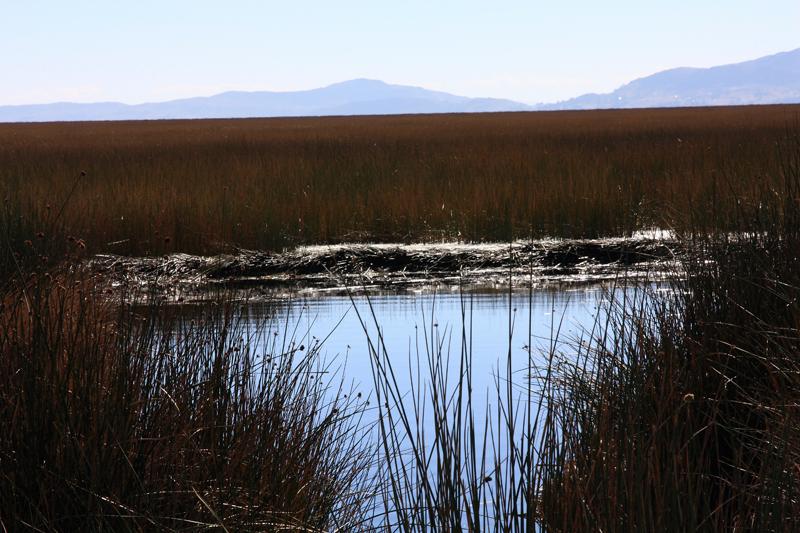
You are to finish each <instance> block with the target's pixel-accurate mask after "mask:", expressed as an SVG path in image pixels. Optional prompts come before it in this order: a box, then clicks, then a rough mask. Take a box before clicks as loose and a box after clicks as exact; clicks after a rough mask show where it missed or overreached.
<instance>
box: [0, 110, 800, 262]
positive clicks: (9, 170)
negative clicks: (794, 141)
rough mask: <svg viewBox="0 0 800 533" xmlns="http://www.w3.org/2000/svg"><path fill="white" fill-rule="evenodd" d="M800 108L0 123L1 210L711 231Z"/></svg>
mask: <svg viewBox="0 0 800 533" xmlns="http://www.w3.org/2000/svg"><path fill="white" fill-rule="evenodd" d="M798 111H800V107H798V106H757V107H729V108H708V109H702V108H693V109H663V110H632V111H631V110H620V111H589V112H586V111H580V112H541V113H492V114H465V115H427V116H426V115H419V116H411V115H409V116H387V117H328V118H292V119H238V120H194V121H142V122H108V123H98V122H94V123H53V124H2V125H0V199H2V200H3V202H4V203H3V209H2V211H1V212H2V215H1V216H3V217H4V218H5V219H6V223H5V224H3V226H4V227H6V228H10V229H11V232H10V233H9V236H10V238H11V239H12V240H14V241H15V244H16V245H18V247H19V246H21V244H22V242H23V241H24V240H26V239H29V238H30V237H28V236H27V235H29V234H30V233H33V234H36V233H37V232H43V231H46V230H47V227H48V225H49V224H50V223H51V222H52V221H53V219H55V218H56V216H57V212H58V211H59V208H58V207H59V206H61V205H63V204H64V202H65V200H66V199H67V198H69V199H70V201H69V203H68V207H67V209H65V210H64V211H63V212H61V213H60V216H58V222H59V224H60V225H61V226H63V228H64V234H65V235H72V236H74V237H76V238H81V239H83V241H84V242H85V244H86V246H87V248H88V249H89V250H90V251H92V252H98V251H106V252H113V253H120V254H132V255H146V254H161V253H165V252H173V251H180V252H191V253H215V252H218V251H220V250H223V249H226V248H228V247H232V246H235V247H244V248H250V249H266V250H275V249H281V248H283V247H286V246H293V245H297V244H308V243H332V242H342V241H392V242H412V241H425V240H441V239H456V240H464V241H506V240H509V239H513V238H527V237H537V236H557V237H575V238H579V237H597V236H620V235H626V234H629V233H630V232H632V231H635V230H637V229H641V228H649V227H653V226H663V225H664V224H665V223H666V222H667V221H670V222H679V223H682V224H684V225H686V226H687V227H688V226H689V225H690V223H691V225H694V226H698V227H699V226H701V225H705V226H706V227H709V228H711V227H715V226H714V225H715V224H716V223H722V222H724V221H725V220H726V219H727V218H728V217H729V216H730V215H731V214H732V213H731V212H730V202H726V201H725V199H727V198H730V197H731V196H732V195H733V194H738V195H740V196H745V197H750V196H752V194H754V193H755V191H757V190H758V188H759V187H760V186H761V185H762V184H763V182H765V181H770V180H774V178H775V176H776V175H777V171H778V170H779V166H780V162H779V158H778V156H777V153H776V143H777V142H778V141H779V140H780V139H781V138H782V137H784V136H785V133H786V130H787V128H789V127H791V126H793V125H794V124H796V123H797V120H798V119H797V116H798ZM82 172H85V175H82V174H81V173H82ZM725 176H729V177H730V176H733V177H735V179H734V180H733V183H725V182H724V181H723V178H724V177H725ZM731 187H733V189H731ZM714 205H716V206H717V209H722V207H721V206H723V205H724V206H728V207H727V209H728V211H725V212H718V213H715V215H716V219H714V220H712V218H711V214H712V209H711V208H712V206H714ZM684 213H686V214H687V215H686V216H684V215H683V214H684ZM688 213H693V214H694V218H693V219H692V220H689V215H688ZM698 216H699V217H700V219H698Z"/></svg>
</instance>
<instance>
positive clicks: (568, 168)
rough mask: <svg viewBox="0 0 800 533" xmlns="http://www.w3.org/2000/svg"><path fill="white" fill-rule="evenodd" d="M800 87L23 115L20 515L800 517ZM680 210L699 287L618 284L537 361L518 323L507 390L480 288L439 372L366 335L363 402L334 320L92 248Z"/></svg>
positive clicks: (557, 528) (14, 441) (263, 521)
mask: <svg viewBox="0 0 800 533" xmlns="http://www.w3.org/2000/svg"><path fill="white" fill-rule="evenodd" d="M796 112H797V108H796V107H792V106H774V107H752V108H720V109H692V110H681V109H678V110H663V111H662V110H653V111H625V112H623V111H620V112H616V111H615V112H588V113H541V114H526V113H522V114H496V115H464V116H447V117H424V116H420V117H412V116H407V117H372V118H347V119H344V118H342V119H338V118H330V119H293V120H279V119H276V120H242V121H187V122H152V123H149V122H142V123H108V124H73V125H59V124H50V125H4V126H0V138H1V139H2V140H3V142H2V143H0V178H2V181H0V183H2V187H3V194H4V205H3V212H2V219H0V230H2V239H3V243H2V244H3V247H4V251H3V254H2V257H3V262H2V267H3V271H2V273H3V278H2V287H3V291H2V308H0V361H2V362H1V363H0V365H2V368H0V424H1V425H2V427H4V428H6V431H4V432H3V435H2V436H0V471H2V475H1V476H0V521H2V525H3V526H4V527H6V528H7V529H9V530H25V529H32V530H44V531H66V530H75V529H81V530H98V531H99V530H109V529H113V530H152V529H159V530H160V529H164V530H200V529H219V530H228V531H234V530H241V531H248V530H252V531H256V530H257V531H262V530H281V529H287V528H288V529H305V530H335V529H339V530H370V529H374V528H378V529H382V530H390V531H428V530H436V531H438V530H443V531H454V530H460V529H466V530H470V531H553V532H568V531H595V530H602V531H745V530H748V531H793V530H797V528H798V523H797V517H798V516H800V508H798V501H800V473H799V472H800V470H798V465H800V445H799V444H798V443H800V434H799V433H800V420H799V419H798V414H799V413H800V411H798V406H800V382H798V380H799V379H800V378H798V376H800V357H798V353H799V352H798V350H800V329H799V328H800V303H798V302H800V294H798V290H800V289H798V287H800V263H798V261H800V259H798V258H800V156H798V154H800V141H798V139H797V137H796V134H795V133H793V131H794V130H793V129H792V128H793V126H792V124H793V122H794V121H796V118H795V113H796ZM82 172H85V175H81V173H82ZM650 227H669V228H671V229H672V230H673V231H674V232H675V236H676V239H677V241H678V242H679V243H680V246H681V248H682V252H683V253H682V254H681V256H680V257H679V263H678V264H677V265H676V268H675V270H674V273H673V276H672V278H671V280H670V281H669V283H670V287H671V289H672V290H670V291H667V292H659V293H658V294H646V293H645V292H639V293H635V294H634V295H632V296H630V298H631V299H630V300H628V298H629V296H625V300H624V301H620V300H619V298H617V297H610V299H609V300H608V302H607V304H608V306H609V308H610V309H609V312H608V313H605V314H603V315H602V319H599V320H597V321H596V322H595V323H594V325H593V327H592V328H591V329H590V330H589V331H587V332H586V333H585V334H584V335H583V337H582V338H580V339H576V342H575V343H573V344H571V345H570V344H569V343H563V342H558V343H556V342H553V343H549V344H547V343H546V344H545V345H543V346H537V345H535V344H534V343H531V342H528V343H526V345H525V348H524V350H523V355H524V356H526V357H527V361H526V365H525V372H517V371H516V369H515V368H514V366H513V365H512V363H511V361H512V350H518V347H515V346H512V344H511V342H510V341H509V343H508V346H506V347H503V348H504V349H506V350H507V354H508V357H507V358H506V359H505V361H504V360H502V359H501V363H500V365H499V367H498V369H497V373H496V381H495V382H494V386H493V387H490V388H489V390H488V391H487V390H478V389H476V388H475V387H474V386H473V385H474V379H473V372H474V368H475V365H474V361H475V360H476V359H477V358H480V357H482V354H481V353H476V352H474V351H473V349H472V343H471V342H470V339H471V336H472V335H473V334H474V333H475V331H476V330H474V329H473V327H472V323H471V320H470V319H471V314H470V313H469V308H468V307H465V308H464V313H463V315H462V321H461V323H459V324H457V325H456V326H455V328H454V329H453V330H451V336H450V337H443V336H439V334H438V333H436V332H435V331H434V330H433V329H431V330H430V331H429V332H426V335H427V336H425V337H424V340H425V341H424V342H422V343H420V344H419V346H420V349H419V350H418V351H417V352H415V353H416V355H417V356H418V357H417V358H416V366H411V367H409V368H406V367H405V366H403V367H402V368H401V365H399V364H398V363H397V361H398V360H397V359H395V358H393V357H392V356H393V355H394V354H391V353H389V351H388V350H387V349H386V345H385V342H384V339H383V338H382V336H381V334H379V333H372V334H371V335H369V336H368V337H366V338H365V339H362V340H364V342H368V343H369V344H368V345H369V346H370V354H371V357H370V362H371V365H372V367H371V368H372V372H373V373H372V375H373V378H374V383H373V387H372V391H371V392H370V393H367V394H365V395H363V396H362V397H359V396H358V394H357V393H356V394H353V391H350V389H349V388H348V387H347V386H346V384H343V385H342V386H341V388H340V386H339V383H341V382H340V381H337V380H336V379H332V378H331V377H330V375H329V374H324V373H320V371H321V370H325V369H327V368H328V367H326V366H325V365H326V362H325V359H324V358H323V357H321V353H320V351H319V345H317V344H309V343H299V342H295V343H292V342H291V341H289V342H287V343H278V342H277V341H274V340H270V338H271V337H270V336H269V335H264V330H263V329H261V330H259V328H257V327H255V326H253V325H252V324H251V323H249V322H241V321H239V320H238V318H237V317H240V316H241V312H240V310H239V311H236V309H237V308H239V309H240V307H241V302H237V301H234V300H231V299H230V298H228V299H225V298H223V299H221V300H219V301H217V302H216V303H213V304H209V305H208V308H207V309H204V310H203V311H202V312H201V313H200V314H199V315H197V316H194V317H191V318H189V317H186V316H181V315H180V314H177V315H176V314H175V312H174V309H173V308H170V307H165V306H163V305H162V304H161V303H159V299H158V297H157V295H156V296H153V295H148V294H140V295H136V298H134V297H133V296H134V295H130V294H124V295H123V294H121V293H119V292H115V291H111V292H110V293H106V292H105V291H106V290H107V289H108V288H109V286H108V283H107V280H105V279H103V277H102V276H100V275H97V274H92V275H89V274H88V273H87V272H86V271H84V270H82V269H81V268H80V267H79V266H80V264H82V263H81V261H82V259H84V258H87V257H90V256H91V254H93V253H95V252H113V253H121V254H131V255H136V254H160V253H164V252H175V251H182V252H192V253H215V252H219V251H221V250H229V249H231V248H236V247H245V248H252V249H260V250H267V251H274V250H279V249H283V248H284V247H287V246H294V245H297V244H303V243H333V242H341V241H389V242H403V241H406V242H408V241H424V240H440V239H442V237H447V238H449V239H462V240H467V241H493V240H508V239H518V238H523V239H524V238H533V237H537V236H557V237H593V236H611V235H616V236H620V235H622V236H624V235H630V234H631V233H633V232H634V231H636V230H639V229H643V228H650ZM620 276H621V277H622V276H623V273H622V272H621V273H620ZM530 286H531V290H534V284H531V285H530ZM643 290H644V289H643ZM624 294H628V293H627V292H625V293H624ZM610 295H612V296H613V295H614V293H613V292H612V293H610ZM137 298H139V299H141V300H140V301H143V302H144V303H145V304H146V305H144V306H142V305H136V306H134V305H131V302H133V301H135V300H136V299H137ZM508 312H509V315H508V316H509V319H508V330H509V332H510V331H511V330H512V329H514V328H516V330H517V331H523V332H524V331H525V329H526V324H525V319H524V318H521V317H516V316H515V315H514V313H513V309H511V308H510V309H509V310H508ZM361 319H362V320H363V321H364V324H365V326H366V327H365V329H366V330H367V331H373V332H376V331H380V330H379V329H370V327H369V324H370V321H372V320H373V316H372V315H371V314H369V313H366V314H364V315H362V316H361ZM324 333H325V332H321V335H324ZM549 333H550V335H552V338H553V339H554V340H557V339H558V337H559V334H560V331H559V323H558V321H557V320H555V319H554V321H553V326H552V328H551V330H550V332H549ZM509 338H510V336H509ZM451 340H454V342H451ZM400 355H401V356H405V355H407V354H400ZM404 364H405V363H404ZM409 371H412V372H411V373H412V374H413V376H414V380H413V386H412V387H410V389H409V388H408V387H407V386H406V385H405V384H403V385H400V383H401V380H399V376H400V375H401V373H408V372H409ZM367 402H370V405H367ZM367 420H374V421H375V422H374V424H373V423H367Z"/></svg>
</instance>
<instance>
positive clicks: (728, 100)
mask: <svg viewBox="0 0 800 533" xmlns="http://www.w3.org/2000/svg"><path fill="white" fill-rule="evenodd" d="M792 103H800V48H798V49H796V50H792V51H790V52H781V53H778V54H774V55H770V56H765V57H761V58H758V59H753V60H751V61H745V62H743V63H733V64H729V65H721V66H717V67H710V68H687V67H682V68H675V69H670V70H665V71H662V72H658V73H656V74H653V75H651V76H647V77H644V78H639V79H637V80H633V81H632V82H630V83H627V84H625V85H623V86H622V87H620V88H618V89H617V90H615V91H613V92H611V93H608V94H584V95H582V96H578V97H577V98H572V99H570V100H566V101H564V102H558V103H555V104H545V105H539V106H537V109H609V108H618V109H619V108H622V109H624V108H640V107H691V106H718V105H752V104H792Z"/></svg>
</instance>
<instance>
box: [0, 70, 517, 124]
mask: <svg viewBox="0 0 800 533" xmlns="http://www.w3.org/2000/svg"><path fill="white" fill-rule="evenodd" d="M526 109H532V107H530V106H527V105H525V104H521V103H518V102H512V101H511V100H500V99H496V98H467V97H465V96H455V95H452V94H448V93H444V92H438V91H429V90H427V89H423V88H421V87H409V86H405V85H390V84H388V83H384V82H382V81H377V80H366V79H358V80H351V81H345V82H342V83H336V84H333V85H329V86H328V87H323V88H320V89H312V90H308V91H294V92H269V91H258V92H241V91H231V92H226V93H221V94H217V95H214V96H207V97H197V98H186V99H181V100H172V101H169V102H158V103H148V104H137V105H126V104H120V103H114V102H106V103H96V104H95V103H91V104H76V103H66V102H64V103H54V104H39V105H19V106H0V122H30V121H60V120H139V119H167V118H239V117H277V116H282V117H293V116H321V115H393V114H402V113H459V112H482V111H521V110H526Z"/></svg>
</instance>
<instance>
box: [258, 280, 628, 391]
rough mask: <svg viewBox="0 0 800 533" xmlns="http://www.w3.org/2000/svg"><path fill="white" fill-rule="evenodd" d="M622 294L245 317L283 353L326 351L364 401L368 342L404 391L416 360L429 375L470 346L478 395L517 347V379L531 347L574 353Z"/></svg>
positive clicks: (497, 296) (293, 304)
mask: <svg viewBox="0 0 800 533" xmlns="http://www.w3.org/2000/svg"><path fill="white" fill-rule="evenodd" d="M634 290H635V289H632V288H629V289H626V290H625V292H626V293H627V294H629V295H630V294H631V293H633V291H634ZM622 293H623V291H622V289H616V290H614V291H610V290H609V288H608V287H604V286H602V285H587V286H579V287H574V286H573V287H566V288H563V287H562V288H547V289H534V290H533V291H532V292H530V291H529V290H528V289H519V290H514V291H512V292H511V293H509V291H508V290H507V289H506V290H486V289H472V290H464V291H459V290H452V289H447V290H446V291H444V292H443V291H441V290H437V289H435V288H432V287H429V288H423V289H420V290H419V291H416V292H403V293H371V294H369V295H365V294H354V295H352V297H348V296H342V295H325V294H315V295H312V296H308V295H307V296H302V295H296V296H293V297H291V298H288V299H284V300H282V301H281V303H279V304H278V305H277V307H276V305H275V304H274V303H273V304H270V305H264V304H251V305H249V306H248V307H247V320H249V321H252V322H253V323H254V324H260V325H261V326H262V327H263V326H265V325H266V326H267V327H268V328H269V331H268V336H267V337H268V338H270V339H275V340H277V344H278V346H284V347H285V346H289V345H290V344H291V343H292V342H293V343H294V345H295V346H300V345H303V346H305V347H310V346H318V349H319V353H320V354H321V355H322V356H323V358H324V359H325V360H326V361H328V362H330V363H331V370H330V375H329V378H331V379H332V378H337V379H338V378H344V380H345V382H346V383H347V384H348V386H349V385H353V386H354V387H355V388H357V389H358V390H361V391H364V393H366V394H368V393H369V392H370V391H371V390H372V382H373V378H372V370H371V369H372V366H371V364H370V357H371V355H370V354H371V349H370V343H371V344H372V346H373V348H374V349H379V350H380V351H381V352H384V350H385V353H386V354H387V356H388V357H389V360H390V361H391V362H392V364H393V365H394V366H395V370H396V372H397V375H398V380H399V381H400V383H401V385H403V386H410V377H409V369H410V368H411V369H413V372H412V374H416V372H417V362H418V361H419V362H420V364H421V365H422V369H421V373H422V375H423V376H424V374H425V366H424V364H425V362H426V361H427V358H428V355H429V354H435V353H437V352H441V353H442V354H444V355H449V357H450V359H451V361H453V363H452V364H453V365H455V364H457V362H458V360H459V357H460V355H461V353H462V349H466V350H468V351H469V353H471V354H472V361H473V379H474V386H475V389H476V390H483V389H485V388H487V387H494V384H495V378H496V376H497V369H498V368H500V369H501V372H502V374H503V375H505V372H506V366H507V365H506V362H507V359H508V355H509V350H510V354H511V360H512V367H513V369H514V370H515V371H517V372H523V371H524V370H525V369H526V368H527V365H528V357H529V353H528V346H531V347H532V348H533V350H532V352H533V353H534V356H535V357H536V354H539V355H538V357H539V361H541V360H542V359H541V357H543V355H542V354H543V353H544V354H546V353H548V352H549V351H550V349H551V347H553V346H556V347H557V348H560V349H561V350H564V351H568V350H569V349H570V348H569V346H570V345H572V344H574V343H575V342H577V341H578V338H579V337H580V336H581V335H582V334H583V332H585V331H586V330H591V328H592V326H593V324H594V323H595V321H596V320H597V319H598V317H601V318H602V314H603V309H604V308H605V304H604V302H607V300H608V297H609V294H613V296H614V297H615V298H621V297H622ZM381 340H382V342H381ZM261 349H263V347H260V350H261ZM260 350H259V351H260Z"/></svg>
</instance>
